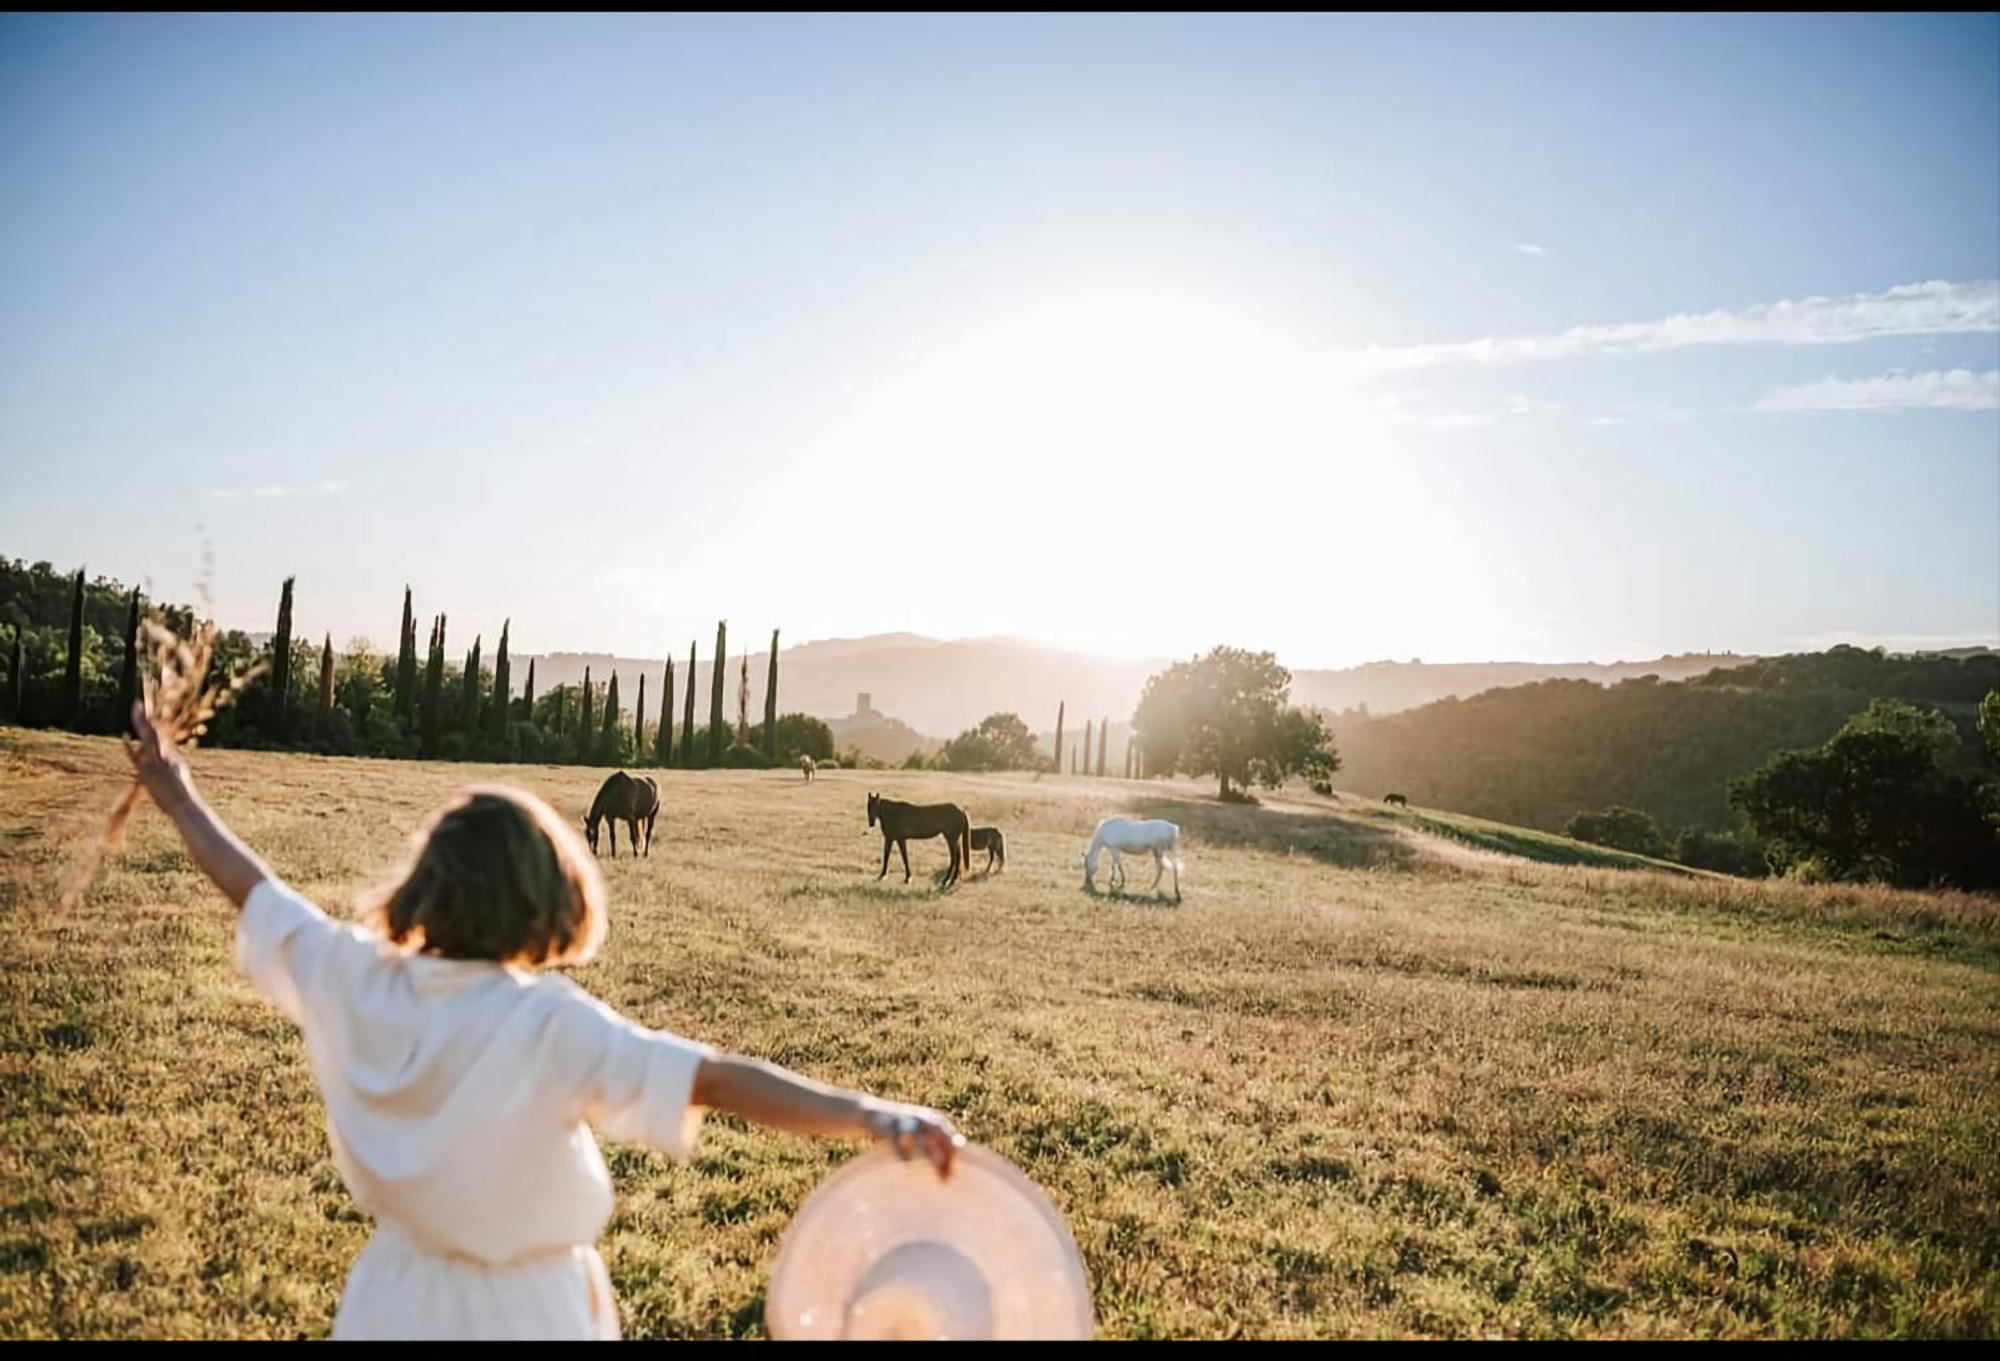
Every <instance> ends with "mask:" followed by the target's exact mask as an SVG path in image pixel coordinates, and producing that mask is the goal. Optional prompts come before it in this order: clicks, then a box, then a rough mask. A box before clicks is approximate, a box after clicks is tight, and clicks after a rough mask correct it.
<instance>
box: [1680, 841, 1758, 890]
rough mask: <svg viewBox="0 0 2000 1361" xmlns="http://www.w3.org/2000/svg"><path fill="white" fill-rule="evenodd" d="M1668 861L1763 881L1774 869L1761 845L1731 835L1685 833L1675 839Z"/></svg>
mask: <svg viewBox="0 0 2000 1361" xmlns="http://www.w3.org/2000/svg"><path fill="white" fill-rule="evenodd" d="M1668 859H1670V860H1674V861H1676V862H1678V863H1680V864H1683V865H1688V866H1691V867H1692V868H1694V869H1698V870H1717V871H1720V872H1721V873H1723V874H1735V875H1740V876H1742V877H1743V878H1745V879H1762V878H1764V877H1765V876H1766V875H1768V874H1770V872H1771V867H1770V865H1769V864H1768V863H1767V862H1766V861H1765V859H1764V847H1763V845H1762V843H1760V842H1758V841H1756V840H1755V839H1754V838H1751V837H1747V836H1736V835H1734V834H1732V833H1729V832H1693V831H1690V832H1682V833H1681V834H1680V835H1679V836H1677V837H1675V838H1674V844H1673V847H1672V849H1671V850H1670V851H1669V852H1668Z"/></svg>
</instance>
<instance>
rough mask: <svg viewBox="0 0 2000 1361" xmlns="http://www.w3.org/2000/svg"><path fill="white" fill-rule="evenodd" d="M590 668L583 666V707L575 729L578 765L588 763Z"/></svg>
mask: <svg viewBox="0 0 2000 1361" xmlns="http://www.w3.org/2000/svg"><path fill="white" fill-rule="evenodd" d="M590 738H591V729H590V668H589V667H587V666H586V667H584V668H583V709H582V711H581V717H580V719H579V720H578V723H577V729H576V759H577V764H579V765H586V766H587V765H589V764H590Z"/></svg>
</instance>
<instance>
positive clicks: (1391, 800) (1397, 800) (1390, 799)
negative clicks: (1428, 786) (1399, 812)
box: [1382, 794, 1410, 808]
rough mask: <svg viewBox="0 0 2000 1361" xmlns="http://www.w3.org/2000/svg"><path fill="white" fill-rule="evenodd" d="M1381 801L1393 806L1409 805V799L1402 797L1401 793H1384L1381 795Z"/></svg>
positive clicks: (1402, 806) (1405, 806)
mask: <svg viewBox="0 0 2000 1361" xmlns="http://www.w3.org/2000/svg"><path fill="white" fill-rule="evenodd" d="M1382 802H1384V803H1386V804H1388V805H1390V806H1391V807H1393V808H1408V807H1409V806H1410V801H1409V800H1408V799H1406V798H1404V797H1403V796H1402V795H1401V794H1384V795H1383V796H1382Z"/></svg>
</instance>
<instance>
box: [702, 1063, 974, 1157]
mask: <svg viewBox="0 0 2000 1361" xmlns="http://www.w3.org/2000/svg"><path fill="white" fill-rule="evenodd" d="M693 1104H695V1105H697V1106H706V1107H708V1108H709V1109H710V1110H717V1111H727V1112H728V1113H730V1114H731V1115H740V1116H742V1117H743V1118H744V1119H745V1120H749V1121H751V1122H753V1123H755V1124H759V1125H769V1126H771V1127H772V1128H774V1129H782V1130H788V1131H790V1132H791V1133H793V1134H815V1135H821V1136H824V1137H830V1138H835V1139H870V1138H873V1139H884V1140H888V1141H890V1142H891V1143H893V1144H894V1146H895V1149H896V1151H897V1152H898V1153H899V1154H901V1155H902V1156H903V1157H905V1158H910V1157H915V1156H917V1155H918V1154H921V1155H922V1156H924V1157H925V1158H928V1159H929V1160H930V1162H931V1164H932V1165H933V1166H935V1167H936V1168H937V1170H938V1175H940V1176H950V1175H951V1160H952V1155H953V1154H955V1153H956V1152H957V1151H958V1150H959V1148H960V1147H961V1146H963V1145H964V1143H965V1140H964V1138H962V1137H961V1136H960V1135H959V1132H958V1131H957V1130H955V1129H953V1128H952V1127H951V1122H950V1121H949V1120H947V1119H945V1118H944V1116H942V1115H940V1114H938V1113H937V1112H936V1111H934V1110H927V1109H925V1108H924V1107H922V1106H906V1105H904V1104H903V1103H901V1102H898V1101H883V1100H881V1099H879V1098H877V1097H872V1096H868V1095H866V1094H865V1093H862V1092H849V1091H842V1090H841V1089H840V1088H838V1087H828V1086H825V1085H823V1084H821V1083H818V1082H814V1081H813V1080H812V1079H810V1078H805V1077H800V1076H799V1075H798V1074H797V1073H794V1072H790V1071H788V1070H786V1069H784V1068H780V1067H778V1066H777V1065H776V1064H771V1063H765V1062H763V1061H762V1060H761V1059H750V1058H742V1057H739V1056H736V1055H733V1054H723V1055H717V1056H716V1057H714V1058H709V1059H704V1060H703V1061H702V1065H701V1068H700V1070H699V1071H698V1072H697V1073H696V1075H695V1082H694V1096H693Z"/></svg>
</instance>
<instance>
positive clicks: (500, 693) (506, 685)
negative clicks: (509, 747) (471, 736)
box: [492, 619, 514, 742]
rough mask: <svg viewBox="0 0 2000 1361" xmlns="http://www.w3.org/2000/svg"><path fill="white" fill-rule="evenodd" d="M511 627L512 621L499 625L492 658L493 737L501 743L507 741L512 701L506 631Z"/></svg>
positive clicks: (512, 684)
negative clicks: (497, 648)
mask: <svg viewBox="0 0 2000 1361" xmlns="http://www.w3.org/2000/svg"><path fill="white" fill-rule="evenodd" d="M513 626H514V621H513V620H512V619H509V620H506V621H505V622H504V623H502V624H501V625H500V651H499V652H498V653H496V654H495V655H494V658H493V719H492V724H493V736H494V738H495V739H497V740H498V741H502V742H504V741H506V740H507V719H508V717H509V714H508V713H507V706H508V705H509V704H511V703H513V700H514V678H513V676H512V675H511V674H509V670H508V666H507V630H509V629H510V628H512V627H513Z"/></svg>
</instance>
